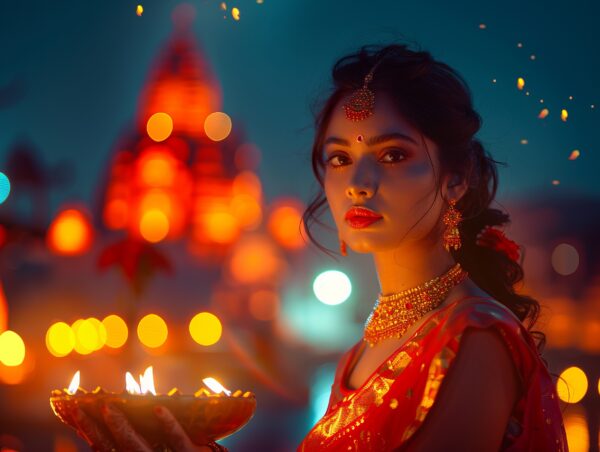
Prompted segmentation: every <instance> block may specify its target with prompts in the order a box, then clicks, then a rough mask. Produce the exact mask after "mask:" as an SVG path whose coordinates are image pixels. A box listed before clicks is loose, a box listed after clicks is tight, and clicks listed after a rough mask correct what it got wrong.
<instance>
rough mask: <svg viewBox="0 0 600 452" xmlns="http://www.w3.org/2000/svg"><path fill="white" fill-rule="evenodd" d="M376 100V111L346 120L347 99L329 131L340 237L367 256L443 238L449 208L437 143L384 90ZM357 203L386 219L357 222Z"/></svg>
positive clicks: (328, 188) (329, 192)
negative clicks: (351, 218) (439, 184)
mask: <svg viewBox="0 0 600 452" xmlns="http://www.w3.org/2000/svg"><path fill="white" fill-rule="evenodd" d="M375 99H376V100H375V108H374V111H373V115H371V116H370V117H369V118H367V119H365V120H362V121H358V122H353V121H350V120H349V119H347V118H346V115H345V112H344V109H343V108H342V105H343V103H344V102H345V101H346V99H343V100H342V102H341V103H340V104H339V105H338V106H337V107H336V108H335V110H334V113H333V114H332V117H331V120H330V122H329V124H328V126H327V129H326V131H325V140H324V146H323V152H324V159H325V161H326V170H325V180H324V185H325V187H324V188H325V195H326V196H327V201H328V203H329V208H330V209H331V212H332V215H333V218H334V221H335V223H336V226H337V228H338V234H339V237H340V238H341V239H343V240H344V241H345V242H346V243H347V244H348V246H349V247H350V248H352V249H353V250H354V251H356V252H360V253H368V252H371V253H373V252H381V251H389V250H393V249H396V248H399V247H401V246H402V247H404V246H408V247H411V246H414V245H418V246H422V245H423V241H424V240H426V241H429V242H430V243H436V242H437V241H438V240H439V239H440V236H439V233H436V231H437V229H436V227H439V224H438V221H439V218H440V215H441V212H442V210H443V209H444V208H445V204H444V201H443V199H442V198H441V196H439V194H438V195H437V196H436V190H437V189H436V178H437V177H439V163H438V158H437V153H438V149H437V146H436V145H435V143H433V142H432V141H431V140H429V139H427V138H426V137H424V136H422V135H421V134H420V133H419V131H418V130H417V129H415V128H414V127H412V126H411V125H409V123H408V122H407V121H406V120H405V119H404V118H403V117H402V116H400V114H399V113H398V112H397V111H396V110H395V109H394V108H393V106H392V104H391V102H390V101H389V99H388V98H387V97H386V96H384V95H383V94H377V93H376V95H375ZM423 140H424V141H423ZM352 206H365V207H367V208H369V209H371V210H373V211H375V212H377V213H378V214H379V215H381V216H382V218H381V219H380V220H378V221H375V222H374V223H371V224H370V225H368V226H366V227H362V228H356V227H352V226H351V225H350V224H349V223H348V222H347V221H346V220H345V215H346V212H347V211H348V209H350V208H351V207H352ZM415 223H418V224H416V225H415ZM413 226H414V227H413ZM411 228H412V230H410V231H409V229H411Z"/></svg>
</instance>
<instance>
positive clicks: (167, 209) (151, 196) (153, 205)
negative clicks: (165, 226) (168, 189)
mask: <svg viewBox="0 0 600 452" xmlns="http://www.w3.org/2000/svg"><path fill="white" fill-rule="evenodd" d="M140 209H141V210H142V212H149V211H151V210H160V211H161V212H162V213H164V214H165V215H166V216H167V217H168V216H169V215H170V214H171V212H172V211H173V205H172V202H171V198H170V197H169V195H168V194H167V193H165V192H164V191H162V190H159V189H155V190H152V191H150V192H148V193H147V194H146V195H144V197H143V199H142V201H141V203H140Z"/></svg>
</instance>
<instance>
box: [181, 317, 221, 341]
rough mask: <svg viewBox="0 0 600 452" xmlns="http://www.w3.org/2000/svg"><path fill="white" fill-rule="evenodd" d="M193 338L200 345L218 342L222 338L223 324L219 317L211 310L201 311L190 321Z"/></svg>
mask: <svg viewBox="0 0 600 452" xmlns="http://www.w3.org/2000/svg"><path fill="white" fill-rule="evenodd" d="M189 329H190V334H191V336H192V339H194V341H196V342H197V343H198V344H200V345H207V346H208V345H213V344H216V343H217V342H218V341H219V339H220V338H221V333H222V331H223V326H222V325H221V321H220V320H219V318H218V317H217V316H216V315H214V314H211V313H210V312H200V313H199V314H196V315H195V316H194V317H193V318H192V320H191V321H190V326H189Z"/></svg>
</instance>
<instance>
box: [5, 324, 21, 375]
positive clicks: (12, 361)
mask: <svg viewBox="0 0 600 452" xmlns="http://www.w3.org/2000/svg"><path fill="white" fill-rule="evenodd" d="M24 359H25V343H24V342H23V339H21V336H19V335H18V334H17V333H15V332H14V331H11V330H6V331H4V332H3V333H1V334H0V363H2V364H4V365H5V366H8V367H16V366H20V365H21V364H22V363H23V360H24Z"/></svg>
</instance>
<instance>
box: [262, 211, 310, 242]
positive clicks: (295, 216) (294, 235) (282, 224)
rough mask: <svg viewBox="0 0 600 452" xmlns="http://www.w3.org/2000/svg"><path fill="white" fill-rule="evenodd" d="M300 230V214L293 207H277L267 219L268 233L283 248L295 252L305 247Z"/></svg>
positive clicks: (301, 225)
mask: <svg viewBox="0 0 600 452" xmlns="http://www.w3.org/2000/svg"><path fill="white" fill-rule="evenodd" d="M302 228H303V224H302V213H301V212H300V210H299V209H298V208H296V207H294V206H287V205H282V206H279V207H277V208H276V209H275V210H274V211H273V212H272V213H271V215H270V217H269V232H270V233H271V235H272V236H273V238H275V240H277V242H278V243H279V244H280V245H281V246H283V247H285V248H288V249H293V250H297V249H300V248H302V247H304V246H305V245H306V244H305V242H304V240H303V238H302V235H301V233H300V231H301V230H302Z"/></svg>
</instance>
